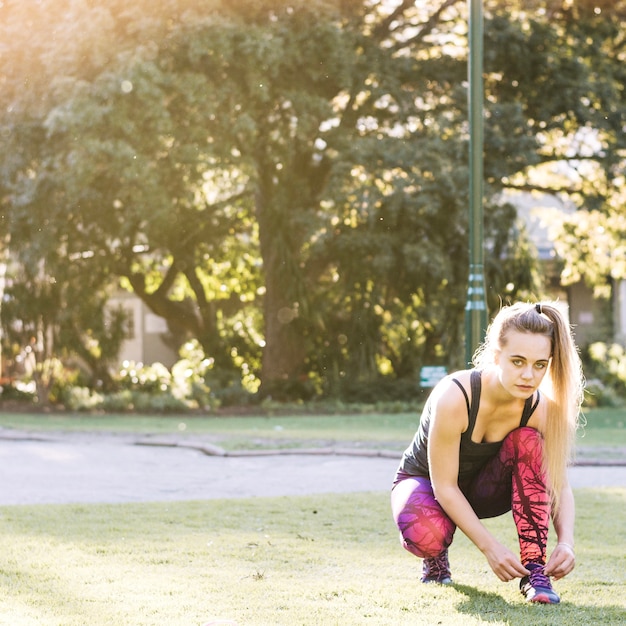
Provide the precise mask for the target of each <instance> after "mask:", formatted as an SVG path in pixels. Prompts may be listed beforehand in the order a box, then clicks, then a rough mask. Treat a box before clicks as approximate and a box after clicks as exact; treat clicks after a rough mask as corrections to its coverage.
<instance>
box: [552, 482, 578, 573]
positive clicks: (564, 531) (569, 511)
mask: <svg viewBox="0 0 626 626" xmlns="http://www.w3.org/2000/svg"><path fill="white" fill-rule="evenodd" d="M559 503H560V504H559V510H558V511H556V512H554V515H553V523H554V529H555V530H556V536H557V541H558V543H557V545H556V548H555V549H554V551H553V552H552V555H551V556H550V559H549V560H548V563H547V564H546V568H545V573H546V574H547V575H548V576H554V578H555V579H556V580H558V579H559V578H563V576H567V575H568V574H569V573H570V572H571V571H572V570H573V569H574V566H575V565H576V556H575V554H574V515H575V505H574V494H573V493H572V489H571V487H570V486H569V484H566V485H565V487H564V488H563V489H562V491H561V497H560V499H559Z"/></svg>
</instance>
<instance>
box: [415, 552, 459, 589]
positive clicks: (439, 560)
mask: <svg viewBox="0 0 626 626" xmlns="http://www.w3.org/2000/svg"><path fill="white" fill-rule="evenodd" d="M422 582H423V583H439V584H441V585H450V584H452V575H451V574H450V563H449V562H448V550H444V551H443V552H442V553H441V554H440V555H439V556H435V557H432V558H426V559H424V564H423V567H422Z"/></svg>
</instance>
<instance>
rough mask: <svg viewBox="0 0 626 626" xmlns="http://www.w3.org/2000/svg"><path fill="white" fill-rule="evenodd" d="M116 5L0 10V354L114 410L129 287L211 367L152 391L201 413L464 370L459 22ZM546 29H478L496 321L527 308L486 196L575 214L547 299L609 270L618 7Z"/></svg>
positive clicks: (408, 7)
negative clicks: (5, 275) (67, 371)
mask: <svg viewBox="0 0 626 626" xmlns="http://www.w3.org/2000/svg"><path fill="white" fill-rule="evenodd" d="M127 4H128V3H124V2H123V1H122V0H111V1H110V2H107V3H105V6H104V5H103V6H100V5H98V6H95V5H93V3H88V2H69V0H41V2H39V5H38V6H39V7H40V10H38V11H37V12H35V13H33V12H32V11H30V10H29V9H28V7H27V5H26V4H25V3H17V2H4V3H3V4H2V6H0V18H1V19H0V24H1V26H0V29H1V31H0V34H1V35H2V40H3V41H4V42H6V46H5V48H3V54H5V52H6V55H7V58H8V59H10V61H11V62H9V63H6V64H4V66H3V69H2V70H1V71H2V77H1V79H2V85H3V91H2V94H1V95H0V104H2V106H0V111H1V113H0V141H1V142H2V148H3V149H2V158H1V160H0V203H1V204H0V207H1V208H2V210H1V211H0V219H1V220H2V226H3V228H2V232H3V235H4V238H3V240H2V243H0V246H2V250H0V252H1V253H3V257H4V256H6V251H7V250H8V251H9V253H10V261H11V263H10V267H11V270H10V271H11V284H10V285H9V286H8V288H7V290H6V291H7V302H6V304H3V310H2V324H3V331H4V332H3V340H4V342H5V343H7V344H9V345H13V344H17V345H19V346H21V347H23V346H26V345H29V342H30V341H31V338H32V337H35V338H36V345H37V346H38V347H40V348H41V349H40V350H38V352H37V361H38V363H40V364H42V363H44V362H46V361H47V360H49V359H51V358H58V359H61V360H63V361H64V362H70V361H72V360H76V359H78V360H80V363H81V369H83V370H84V371H86V372H87V373H88V374H89V375H90V377H91V380H90V381H88V382H87V383H86V384H88V385H89V386H91V387H94V388H96V387H97V388H98V389H99V390H100V389H101V390H102V391H104V392H106V391H108V390H113V389H114V381H112V380H110V376H109V372H110V370H111V367H112V365H114V363H115V357H116V354H117V351H118V348H119V346H120V344H121V341H122V340H123V338H124V333H125V319H124V317H123V315H122V314H121V312H118V313H114V312H109V313H107V314H106V315H105V314H104V310H105V308H104V302H106V300H107V299H108V298H109V296H110V295H111V293H112V291H113V290H114V289H116V288H118V287H119V285H120V284H122V285H123V287H124V288H127V289H129V290H132V291H133V292H134V293H135V294H136V295H137V296H138V297H139V298H141V299H142V300H143V301H144V303H146V304H147V306H148V307H149V308H150V309H151V310H152V311H153V312H154V313H156V314H157V315H160V316H161V317H163V318H165V319H166V321H167V324H168V336H169V340H170V341H171V343H172V344H173V345H175V346H177V347H178V346H182V345H184V344H185V343H186V342H187V341H188V340H189V339H190V338H193V339H195V340H196V341H197V342H198V343H199V345H201V346H202V351H203V353H204V354H206V355H207V358H208V359H210V360H211V363H212V364H211V367H210V368H207V367H204V366H202V365H201V364H200V363H198V362H195V363H193V364H192V366H191V370H192V371H193V374H192V375H191V376H189V377H188V380H187V379H185V377H183V378H182V379H180V380H179V378H180V377H179V374H178V372H177V373H176V374H175V378H176V379H177V380H176V381H175V382H174V383H171V381H170V382H168V383H167V384H172V385H173V389H174V390H175V391H173V393H174V395H175V397H181V398H185V401H186V402H189V403H191V405H193V406H197V407H206V406H213V405H214V403H216V402H217V403H218V404H219V403H221V404H230V403H234V402H242V401H247V400H248V398H249V394H250V393H257V392H258V394H259V397H260V398H263V397H266V398H269V397H271V398H277V397H280V398H282V399H285V400H298V399H300V400H302V399H308V398H311V397H314V396H317V395H319V394H324V395H326V396H330V397H333V398H342V397H343V395H342V394H344V392H345V390H343V387H344V381H347V382H348V386H347V387H348V388H350V386H357V385H362V389H367V390H371V389H372V388H373V387H372V384H374V386H376V385H377V383H378V381H379V380H380V379H381V376H385V377H386V376H389V377H390V378H393V377H395V378H396V379H398V380H405V379H406V380H411V379H413V378H415V376H416V373H417V372H418V371H419V368H420V367H421V366H422V364H424V363H429V362H438V363H439V362H443V363H446V364H448V365H450V367H451V368H454V367H457V366H460V365H462V363H461V359H462V357H461V353H462V352H463V351H462V349H461V344H462V341H463V336H462V320H463V309H464V306H465V297H466V293H465V292H466V283H467V271H468V269H467V260H468V250H467V230H468V224H467V203H468V191H467V180H468V163H467V161H468V156H467V155H468V150H467V148H468V146H467V142H468V136H467V91H466V80H467V71H466V69H467V68H466V65H467V59H466V49H467V47H466V40H465V38H464V37H459V33H460V32H462V31H464V29H465V24H466V14H465V10H466V8H465V5H464V4H463V3H461V2H449V1H444V0H441V1H440V2H437V3H425V4H424V3H421V4H420V3H411V2H402V3H396V4H393V3H392V4H389V3H383V2H374V3H366V2H359V1H354V2H352V1H351V2H326V1H321V0H319V1H318V0H314V1H313V2H310V1H307V2H305V1H303V0H297V1H295V2H292V3H290V4H289V6H287V5H283V4H280V3H279V4H276V3H275V2H273V1H271V0H261V1H259V0H238V1H237V2H222V1H220V0H202V1H200V2H197V1H194V2H192V1H191V0H158V1H157V2H147V0H138V2H135V3H133V5H132V7H130V6H127ZM544 5H545V3H540V2H534V1H533V2H529V3H528V2H524V3H522V2H513V3H509V4H507V5H506V6H504V5H503V4H502V3H501V2H495V1H488V2H486V3H485V45H484V49H485V92H486V93H485V95H486V98H485V101H486V111H485V120H486V124H485V196H486V202H485V246H486V250H485V251H486V259H487V262H486V268H485V269H486V279H487V280H486V282H487V286H488V290H489V291H488V294H489V306H490V308H491V310H494V309H495V308H497V306H499V303H500V301H501V300H514V299H518V298H525V297H528V296H529V294H538V293H539V294H540V293H542V292H543V287H544V286H543V285H542V281H541V276H540V274H539V272H538V271H537V260H536V259H535V257H534V253H533V250H532V247H531V246H529V245H528V241H527V238H526V235H525V233H524V232H523V230H521V229H520V227H519V225H518V223H517V220H516V215H515V211H514V209H513V207H511V206H510V205H507V204H505V203H503V201H502V200H501V195H500V192H501V191H502V190H503V189H507V188H508V189H513V190H515V189H517V190H539V191H547V192H551V193H559V194H564V195H565V196H567V197H568V198H569V199H570V200H573V201H574V202H575V203H576V204H577V205H578V206H580V207H581V208H585V209H589V208H592V209H595V212H591V213H587V212H586V211H580V212H579V214H577V215H576V216H575V218H574V219H573V220H572V223H571V224H569V225H567V226H566V230H565V235H564V236H563V237H561V238H559V241H560V244H559V245H560V246H561V249H560V252H561V254H562V256H563V258H564V259H565V275H564V276H565V279H566V280H568V281H574V280H578V279H580V278H581V277H583V276H584V277H585V278H586V279H587V280H588V281H590V282H592V283H593V284H594V285H596V286H598V287H603V286H606V284H607V282H606V277H607V276H609V275H610V276H612V278H614V279H619V278H621V277H623V276H622V274H623V273H624V271H625V270H624V264H623V258H626V256H625V255H624V254H621V252H622V250H621V247H620V246H621V245H622V244H621V243H620V241H621V239H623V234H624V227H623V206H624V198H623V193H624V191H623V189H624V182H623V171H624V163H623V154H624V149H625V147H626V146H625V145H624V141H625V139H624V133H623V127H624V123H625V122H624V110H625V107H624V100H623V98H624V90H623V84H624V82H625V79H626V75H625V74H624V67H625V64H624V63H623V29H622V28H621V24H622V22H623V18H624V15H625V5H624V2H623V0H620V1H618V2H611V3H599V4H598V3H595V4H593V6H591V4H589V3H574V4H572V3H560V2H554V3H550V6H549V7H546V6H544ZM24 24H28V25H29V27H28V28H24ZM96 25H97V26H96ZM49 33H53V34H54V36H52V37H51V36H49ZM24 50H28V51H29V54H25V53H24ZM112 51H115V52H114V53H113V52H112ZM25 84H26V86H27V88H26V89H25V88H24V85H25ZM565 166H567V175H563V174H562V172H563V171H564V167H565ZM582 216H586V219H587V221H584V219H583V217H582ZM590 220H591V221H590ZM591 222H592V223H593V226H594V227H593V228H589V227H588V225H589V223H591ZM5 225H6V228H4V226H5ZM620 254H621V256H620ZM20 323H22V326H20ZM5 350H6V347H5ZM181 369H184V370H185V371H187V370H188V369H189V367H188V366H187V365H186V366H181ZM42 381H43V379H41V380H40V381H39V384H40V385H43V384H44V383H43V382H42ZM124 384H126V386H127V388H128V390H131V391H137V389H134V388H133V383H132V381H130V380H125V381H124ZM160 384H161V383H160V379H157V380H154V381H151V380H144V381H142V386H144V387H151V386H152V388H153V389H154V390H155V391H157V392H158V391H159V390H158V387H159V386H160ZM259 385H260V388H259ZM398 385H401V383H398ZM79 386H83V385H82V381H81V385H79ZM383 391H384V390H378V392H377V394H378V395H380V394H381V393H382V394H383V395H384V393H383ZM397 393H398V394H399V395H401V396H402V395H403V392H397ZM41 395H42V397H47V396H48V395H49V390H48V389H46V388H43V387H42V390H41ZM372 395H376V394H372ZM134 404H136V402H133V405H134Z"/></svg>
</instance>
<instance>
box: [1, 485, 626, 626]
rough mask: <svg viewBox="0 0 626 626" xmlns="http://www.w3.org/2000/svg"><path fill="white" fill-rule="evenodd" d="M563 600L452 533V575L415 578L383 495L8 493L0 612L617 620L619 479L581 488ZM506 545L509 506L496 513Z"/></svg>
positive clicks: (620, 618) (66, 625)
mask: <svg viewBox="0 0 626 626" xmlns="http://www.w3.org/2000/svg"><path fill="white" fill-rule="evenodd" d="M576 499H577V506H578V510H579V515H578V526H577V541H576V543H577V553H578V567H577V568H576V570H574V572H573V573H572V574H571V575H570V576H568V577H567V578H565V579H564V580H562V581H559V582H558V583H556V587H557V589H558V591H559V592H560V594H561V598H562V602H561V604H560V605H556V606H537V605H529V604H526V603H525V602H524V600H523V598H522V596H521V595H520V594H519V592H518V585H517V583H508V584H507V583H502V582H500V581H499V580H498V579H497V578H496V577H495V575H494V574H492V573H491V572H490V571H489V570H488V566H487V564H486V561H485V559H484V558H483V557H482V555H481V554H480V553H479V552H478V551H477V550H476V548H475V547H473V546H472V545H471V544H470V543H469V541H468V540H467V539H466V538H465V537H464V536H463V535H462V534H460V533H459V534H458V535H457V537H456V540H455V542H454V544H453V546H452V548H451V553H450V559H451V564H452V569H453V576H454V578H455V582H456V584H455V585H454V586H453V587H451V588H446V587H442V586H438V585H428V586H426V585H422V584H421V583H419V582H418V578H419V574H420V571H419V570H420V561H419V560H418V559H416V558H414V557H412V556H411V555H409V554H408V553H406V552H405V551H403V550H402V549H401V548H400V545H399V542H398V540H397V535H396V531H395V528H394V526H393V522H392V521H391V519H390V513H389V501H388V494H387V493H361V494H350V495H325V496H302V497H282V498H252V499H247V500H218V501H207V502H184V503H162V504H132V505H128V504H124V505H95V506H94V505H90V506H77V505H71V506H70V505H65V506H26V507H23V506H15V507H0V585H1V589H0V624H2V625H6V626H31V625H33V626H35V625H44V624H45V626H85V625H87V624H89V625H96V626H105V625H111V626H125V625H128V626H143V625H155V626H156V625H159V626H162V625H167V626H178V625H180V626H194V625H197V626H200V625H202V624H205V623H207V622H210V621H211V620H215V619H218V618H219V619H222V620H226V619H229V620H233V621H235V622H236V623H237V624H238V625H239V626H244V625H246V626H279V625H284V626H293V625H307V626H308V625H320V626H328V625H338V626H352V625H370V624H371V625H374V624H376V625H383V626H389V625H393V626H401V625H403V624H407V625H409V624H410V625H412V626H416V625H417V626H419V625H429V626H430V625H432V624H444V625H461V626H466V625H469V626H471V625H474V624H490V625H493V626H497V625H511V626H515V625H522V624H523V625H524V626H534V625H536V626H538V625H545V626H553V625H555V624H572V625H576V626H579V625H580V626H582V625H589V626H597V625H599V624H607V625H608V624H612V625H616V626H617V625H618V624H623V623H625V622H624V620H625V619H626V605H625V598H626V546H625V545H624V541H623V539H624V534H623V530H624V517H623V511H624V505H625V504H626V489H603V490H593V491H592V490H580V491H577V492H576ZM489 525H490V527H491V528H492V529H493V530H494V532H496V533H497V534H498V536H500V537H502V538H503V539H504V540H505V541H506V542H507V543H508V545H510V547H512V548H515V533H514V527H513V523H512V520H511V518H510V516H503V517H501V518H498V519H496V520H491V521H490V522H489Z"/></svg>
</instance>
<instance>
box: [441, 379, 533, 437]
mask: <svg viewBox="0 0 626 626" xmlns="http://www.w3.org/2000/svg"><path fill="white" fill-rule="evenodd" d="M452 380H453V381H454V382H455V383H456V384H457V386H458V388H459V389H460V390H461V391H462V392H463V396H464V397H465V404H466V405H467V416H468V418H469V423H468V427H467V431H465V432H466V433H468V434H469V436H470V437H471V436H472V433H473V432H474V426H475V424H476V417H477V416H478V407H479V406H480V392H481V389H482V382H481V376H480V371H479V370H472V373H471V374H470V389H471V392H472V401H471V405H470V399H469V396H468V395H467V391H465V388H464V387H463V385H462V384H461V383H460V382H459V381H458V380H457V379H456V378H453V379H452ZM540 398H541V394H540V393H539V391H537V397H536V398H535V401H534V402H533V396H531V397H530V398H528V399H527V400H526V402H525V403H524V410H523V411H522V418H521V419H520V426H526V425H527V424H528V420H529V419H530V418H531V417H532V414H533V413H534V412H535V409H536V408H537V406H538V405H539V399H540Z"/></svg>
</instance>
